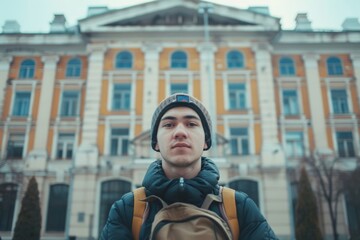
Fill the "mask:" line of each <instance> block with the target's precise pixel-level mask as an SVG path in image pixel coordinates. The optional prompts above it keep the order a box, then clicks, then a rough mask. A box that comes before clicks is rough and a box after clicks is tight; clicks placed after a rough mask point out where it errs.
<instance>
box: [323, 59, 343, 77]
mask: <svg viewBox="0 0 360 240" xmlns="http://www.w3.org/2000/svg"><path fill="white" fill-rule="evenodd" d="M326 65H327V71H328V75H343V67H342V64H341V60H340V59H339V58H337V57H330V58H328V59H327V60H326Z"/></svg>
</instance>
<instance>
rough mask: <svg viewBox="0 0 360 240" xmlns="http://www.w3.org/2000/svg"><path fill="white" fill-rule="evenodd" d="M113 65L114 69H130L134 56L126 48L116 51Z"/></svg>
mask: <svg viewBox="0 0 360 240" xmlns="http://www.w3.org/2000/svg"><path fill="white" fill-rule="evenodd" d="M122 55H123V56H122ZM124 56H125V57H124ZM114 65H115V66H114V67H115V69H132V68H133V65H134V56H133V54H132V52H130V51H128V50H123V51H120V52H118V53H117V54H116V56H115V64H114Z"/></svg>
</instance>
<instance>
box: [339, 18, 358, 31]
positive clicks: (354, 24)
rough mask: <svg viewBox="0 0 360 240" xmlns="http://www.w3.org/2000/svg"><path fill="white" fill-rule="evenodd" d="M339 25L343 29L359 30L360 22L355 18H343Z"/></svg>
mask: <svg viewBox="0 0 360 240" xmlns="http://www.w3.org/2000/svg"><path fill="white" fill-rule="evenodd" d="M341 26H342V28H343V30H344V31H360V23H359V19H357V18H345V21H344V22H343V24H341Z"/></svg>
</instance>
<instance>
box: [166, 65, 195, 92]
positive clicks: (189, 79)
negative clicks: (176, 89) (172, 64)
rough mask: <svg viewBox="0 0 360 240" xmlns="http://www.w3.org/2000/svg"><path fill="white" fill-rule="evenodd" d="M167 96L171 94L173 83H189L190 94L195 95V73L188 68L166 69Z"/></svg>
mask: <svg viewBox="0 0 360 240" xmlns="http://www.w3.org/2000/svg"><path fill="white" fill-rule="evenodd" d="M164 74H165V85H166V96H170V95H171V83H184V84H187V85H188V94H189V95H193V91H194V89H193V85H194V73H193V72H192V71H189V70H187V69H183V70H171V71H165V72H164Z"/></svg>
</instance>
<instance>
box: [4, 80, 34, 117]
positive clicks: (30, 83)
mask: <svg viewBox="0 0 360 240" xmlns="http://www.w3.org/2000/svg"><path fill="white" fill-rule="evenodd" d="M12 83H13V85H12V96H11V104H10V109H9V120H11V118H13V117H14V116H13V115H12V114H13V110H14V105H15V96H16V92H18V91H19V92H20V91H22V92H25V91H29V92H30V103H29V104H30V105H29V114H28V116H27V119H28V120H29V121H30V120H31V116H32V110H33V105H34V97H35V96H34V95H35V88H36V84H37V80H31V79H29V80H15V81H13V82H12ZM22 87H25V89H22ZM29 87H30V89H28V88H29ZM15 117H16V116H15Z"/></svg>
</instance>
